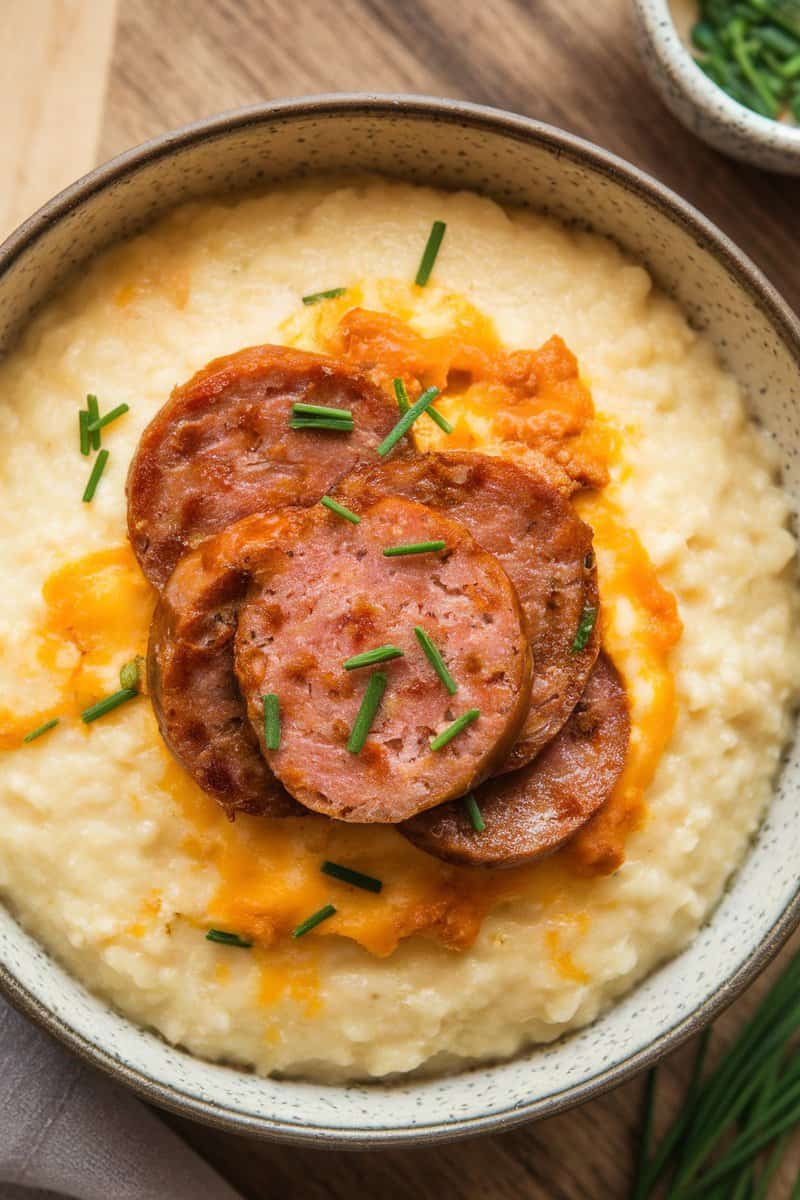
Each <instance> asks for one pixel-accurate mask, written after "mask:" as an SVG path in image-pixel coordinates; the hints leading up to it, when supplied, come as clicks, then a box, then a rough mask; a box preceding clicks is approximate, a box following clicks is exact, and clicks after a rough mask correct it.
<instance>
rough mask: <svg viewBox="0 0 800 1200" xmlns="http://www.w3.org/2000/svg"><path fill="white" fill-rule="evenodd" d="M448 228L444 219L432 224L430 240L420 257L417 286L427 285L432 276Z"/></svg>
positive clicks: (416, 279)
mask: <svg viewBox="0 0 800 1200" xmlns="http://www.w3.org/2000/svg"><path fill="white" fill-rule="evenodd" d="M446 228H447V226H446V225H445V223H444V221H434V222H433V225H432V226H431V231H430V233H429V234H428V241H427V242H426V244H425V249H424V250H423V252H422V258H421V259H420V264H419V270H418V271H417V275H416V278H415V280H414V282H415V283H416V285H417V287H425V284H426V283H427V282H428V280H429V279H430V277H431V271H432V270H433V264H434V263H435V262H436V255H437V254H438V253H439V247H440V246H441V244H442V238H443V237H444V231H445V229H446Z"/></svg>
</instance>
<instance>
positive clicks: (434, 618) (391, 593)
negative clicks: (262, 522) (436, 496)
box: [236, 497, 531, 822]
mask: <svg viewBox="0 0 800 1200" xmlns="http://www.w3.org/2000/svg"><path fill="white" fill-rule="evenodd" d="M318 511H319V512H320V513H324V510H322V509H320V510H318ZM429 541H443V542H445V549H444V550H440V551H438V552H435V553H428V554H418V555H411V556H407V557H399V558H394V557H391V558H389V557H385V556H384V555H383V553H382V551H383V549H384V548H385V547H388V546H393V545H397V544H401V543H405V544H407V543H412V542H413V543H419V542H429ZM415 626H420V627H421V628H423V629H424V630H425V631H426V632H427V633H428V634H429V636H430V637H431V638H432V639H433V641H434V643H435V644H436V646H437V648H438V650H439V651H440V653H441V654H442V656H443V658H444V661H445V662H446V664H447V667H448V669H449V670H450V672H451V675H452V676H453V677H454V679H455V681H456V683H457V685H458V690H457V692H456V693H455V694H454V695H450V694H448V691H447V690H446V688H445V686H444V684H443V683H442V681H441V679H440V678H439V676H438V675H437V674H436V672H435V671H434V669H433V668H432V667H431V665H430V663H429V661H428V659H427V658H426V657H425V655H424V653H423V651H422V648H421V647H420V645H419V643H418V641H417V638H416V636H415V633H414V627H415ZM386 644H392V645H394V646H396V647H398V648H399V649H401V650H402V651H403V652H404V657H399V658H395V659H394V660H393V661H390V662H386V663H384V664H383V665H382V666H381V667H380V668H376V669H378V670H380V671H382V672H384V673H385V675H386V677H387V680H388V685H387V687H386V691H385V694H384V696H383V700H382V702H381V705H380V708H379V709H378V711H377V714H376V716H375V718H374V720H373V722H372V725H371V728H370V731H369V736H368V737H367V740H366V743H365V745H364V747H363V749H362V750H361V751H360V752H359V753H353V752H351V751H349V750H348V748H347V743H348V739H349V736H350V733H351V730H352V727H353V724H354V721H355V719H356V715H357V713H358V710H359V707H360V704H361V701H362V698H363V696H364V692H365V689H366V686H367V682H368V679H369V677H370V674H371V669H370V668H365V669H358V670H352V671H348V670H345V669H344V666H343V664H344V662H345V661H346V660H348V659H350V658H351V657H352V656H354V655H357V654H360V653H362V652H364V651H366V650H369V649H373V648H375V647H379V646H382V645H386ZM530 670H531V664H530V652H529V648H528V642H527V638H526V635H525V628H524V620H523V616H522V613H521V611H520V607H519V602H518V600H517V596H516V593H515V591H514V588H513V586H512V584H511V583H510V582H509V579H508V576H507V575H506V573H505V572H504V571H503V569H502V567H501V566H500V565H499V563H498V562H497V560H496V559H495V558H493V557H492V556H491V555H490V554H487V553H486V551H485V550H482V549H481V547H480V546H479V545H478V544H477V542H475V540H474V539H473V538H472V537H471V536H470V534H469V533H468V532H467V530H466V529H465V528H464V526H463V525H461V524H460V523H459V522H457V521H454V520H452V519H451V518H449V517H446V516H444V515H443V514H442V513H437V512H433V511H432V510H431V509H429V508H425V507H424V506H423V505H421V504H417V503H415V502H414V501H411V500H407V499H403V498H397V497H387V498H384V499H382V500H379V501H378V502H377V503H376V504H374V505H372V506H370V507H367V508H364V509H363V512H362V515H361V522H360V524H358V525H354V524H351V523H350V522H348V521H345V520H342V519H341V518H340V517H338V516H334V515H333V514H330V513H324V515H323V517H322V519H321V520H320V521H318V522H317V524H316V525H315V526H311V525H309V526H308V527H307V528H306V529H305V530H304V533H303V536H302V538H299V539H298V540H297V543H296V545H295V546H294V548H293V550H292V551H291V553H287V554H286V555H285V556H284V561H283V563H282V565H280V566H276V564H275V563H274V562H270V564H269V567H268V570H267V571H265V572H264V573H263V575H262V574H259V573H258V572H257V573H256V576H255V578H254V583H253V586H252V589H251V593H250V595H249V597H248V600H247V601H246V602H245V604H244V605H243V606H242V608H241V609H240V612H239V628H238V631H237V634H236V671H237V675H238V677H239V683H240V686H241V689H242V692H243V694H244V695H245V696H246V698H247V703H248V711H249V713H250V717H251V720H252V722H253V726H254V728H255V729H256V730H257V731H258V733H259V736H260V737H261V738H262V739H263V720H264V719H263V697H264V696H265V695H267V694H275V695H277V697H278V700H279V704H280V713H281V740H280V747H279V749H277V750H268V749H267V748H266V747H265V746H263V741H262V748H263V750H264V754H265V756H266V758H267V760H268V762H269V763H270V766H271V767H272V769H273V770H274V772H275V774H276V775H277V776H278V777H279V779H280V780H281V781H282V782H283V784H284V785H285V786H286V788H287V789H288V791H289V792H291V794H292V795H293V796H294V797H295V798H296V799H297V800H299V801H300V802H301V803H302V804H304V805H306V806H307V807H308V808H311V809H314V810H316V811H317V812H321V813H325V814H327V815H328V816H332V817H337V818H339V819H340V820H343V821H359V822H372V821H375V822H396V821H402V820H404V819H405V818H406V817H409V816H412V815H413V814H414V813H417V812H420V811H422V810H423V809H425V808H429V807H430V806H431V805H434V804H439V803H441V802H442V801H443V800H445V799H448V798H449V797H451V796H458V795H461V793H462V792H463V791H465V790H466V789H467V788H469V787H471V786H473V785H474V784H475V783H477V782H479V781H480V780H481V779H484V778H485V777H486V776H487V775H488V774H489V772H490V771H491V769H492V767H493V765H494V764H495V763H496V762H497V761H500V760H502V759H503V758H504V757H505V756H506V754H507V753H508V750H509V748H510V746H511V745H512V743H513V741H514V739H515V738H516V736H517V733H518V732H519V729H520V726H521V723H522V721H523V719H524V717H525V714H526V712H527V710H528V703H529V699H530ZM471 709H478V710H479V711H480V715H479V716H478V717H477V719H476V720H473V721H472V722H471V723H470V724H468V725H467V726H466V728H464V729H463V731H462V732H461V733H460V734H459V735H458V736H457V737H455V738H454V739H453V740H452V741H450V742H449V744H447V745H446V746H444V747H443V748H442V749H438V750H434V749H432V748H431V745H430V742H431V740H432V739H434V738H435V737H436V735H438V734H439V733H440V732H442V731H443V730H444V729H445V728H446V727H447V726H449V725H450V724H451V723H452V722H453V721H454V720H455V719H457V718H458V717H459V716H460V715H462V714H465V713H467V712H468V711H469V710H471Z"/></svg>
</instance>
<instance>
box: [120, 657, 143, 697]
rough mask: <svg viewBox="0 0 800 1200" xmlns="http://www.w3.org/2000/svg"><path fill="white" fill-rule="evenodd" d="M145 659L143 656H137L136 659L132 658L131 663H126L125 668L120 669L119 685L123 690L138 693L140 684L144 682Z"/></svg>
mask: <svg viewBox="0 0 800 1200" xmlns="http://www.w3.org/2000/svg"><path fill="white" fill-rule="evenodd" d="M143 662H144V659H143V658H142V656H141V654H137V655H136V658H132V659H131V660H130V662H126V663H125V665H124V667H122V668H121V669H120V673H119V684H120V687H122V688H130V689H133V690H134V691H138V688H139V684H140V683H141V681H142V663H143Z"/></svg>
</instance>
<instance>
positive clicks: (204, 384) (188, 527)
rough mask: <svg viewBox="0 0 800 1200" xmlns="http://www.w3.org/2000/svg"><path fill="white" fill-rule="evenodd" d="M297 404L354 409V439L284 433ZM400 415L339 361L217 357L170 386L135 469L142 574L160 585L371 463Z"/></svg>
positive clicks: (286, 352)
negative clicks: (258, 518) (224, 532)
mask: <svg viewBox="0 0 800 1200" xmlns="http://www.w3.org/2000/svg"><path fill="white" fill-rule="evenodd" d="M298 401H300V402H304V403H311V404H322V405H325V406H328V407H333V408H346V409H350V411H351V412H352V414H353V420H354V428H353V431H352V432H350V433H340V432H337V431H324V432H321V431H319V430H314V429H299V430H293V429H290V427H289V421H290V418H291V412H292V405H293V404H294V403H296V402H298ZM397 419H398V413H397V407H396V405H395V403H394V402H393V401H392V400H390V399H389V397H388V396H386V395H384V393H383V392H382V391H381V390H380V389H379V388H378V387H376V386H375V385H374V384H372V383H370V381H369V380H368V379H367V378H366V377H365V376H364V375H362V374H361V373H360V372H359V371H358V370H357V369H356V368H354V367H352V366H350V365H348V364H347V363H343V362H340V361H338V360H337V359H335V358H329V357H326V356H324V355H319V354H307V353H305V352H304V351H302V350H292V349H289V348H287V347H285V346H253V347H251V348H250V349H247V350H240V351H239V352H238V353H237V354H231V355H228V356H227V357H225V358H217V359H215V360H214V361H213V362H211V363H209V364H208V366H206V367H204V368H203V370H202V371H199V372H198V373H197V374H196V375H195V376H193V378H192V379H190V380H189V382H188V383H186V384H184V385H183V386H182V387H178V388H176V389H175V391H174V392H173V393H172V396H171V397H170V399H169V401H168V402H167V403H166V404H165V405H164V407H163V408H162V409H161V411H160V412H159V413H158V414H157V415H156V416H155V417H154V419H153V420H152V421H151V422H150V424H149V425H148V426H147V428H146V429H145V431H144V433H143V434H142V437H141V439H140V442H139V447H138V449H137V451H136V454H135V456H134V458H133V461H132V463H131V467H130V472H129V474H128V486H127V492H128V533H129V536H130V540H131V544H132V546H133V549H134V552H135V553H136V557H137V558H138V560H139V563H140V565H141V567H142V570H143V571H144V573H145V575H146V576H147V578H148V579H149V580H150V582H151V583H153V584H154V585H155V586H156V587H157V588H162V587H163V586H164V584H165V583H166V581H167V579H168V578H169V575H170V573H171V571H172V569H173V567H174V566H175V564H176V563H177V561H178V559H179V558H181V556H182V555H183V554H185V553H186V552H187V550H190V549H191V548H192V547H193V546H195V545H197V543H198V542H199V541H201V540H202V539H203V538H204V537H207V536H208V535H209V534H212V533H216V532H217V531H218V530H220V529H224V528H225V527H226V526H227V525H230V524H232V523H233V522H234V521H238V520H239V519H240V518H241V517H245V516H248V515H249V514H250V513H254V512H264V511H266V510H267V509H269V508H282V507H284V506H285V505H310V504H314V503H315V502H316V501H317V500H319V498H320V496H322V495H324V494H325V493H326V492H327V491H328V490H329V489H330V488H331V487H332V485H333V484H334V483H335V482H336V480H337V479H339V478H340V477H341V476H342V475H344V474H345V473H346V472H347V471H349V470H350V468H351V467H353V466H354V465H355V464H356V463H357V462H359V461H360V460H361V459H362V458H364V457H365V456H369V457H370V458H374V451H375V448H376V447H377V446H378V445H379V443H380V442H381V441H382V440H383V438H384V437H385V436H386V434H387V433H388V432H389V430H390V429H391V428H392V427H393V426H394V425H395V424H396V422H397ZM400 452H401V453H402V452H403V451H402V450H401V451H400Z"/></svg>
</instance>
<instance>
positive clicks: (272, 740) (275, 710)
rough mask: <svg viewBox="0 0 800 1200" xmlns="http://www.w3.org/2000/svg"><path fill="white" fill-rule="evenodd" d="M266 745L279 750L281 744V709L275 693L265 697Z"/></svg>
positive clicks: (268, 747)
mask: <svg viewBox="0 0 800 1200" xmlns="http://www.w3.org/2000/svg"><path fill="white" fill-rule="evenodd" d="M263 700H264V745H265V746H266V747H267V749H268V750H279V749H280V744H281V708H280V701H279V700H278V697H277V696H276V695H275V693H274V692H270V693H269V695H267V696H264V698H263Z"/></svg>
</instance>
